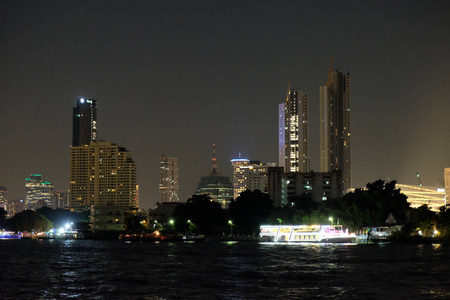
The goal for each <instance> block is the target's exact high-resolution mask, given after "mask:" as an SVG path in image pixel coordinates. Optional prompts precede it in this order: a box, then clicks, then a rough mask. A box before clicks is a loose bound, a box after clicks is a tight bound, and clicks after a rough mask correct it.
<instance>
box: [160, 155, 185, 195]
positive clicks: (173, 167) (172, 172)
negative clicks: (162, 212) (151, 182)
mask: <svg viewBox="0 0 450 300" xmlns="http://www.w3.org/2000/svg"><path fill="white" fill-rule="evenodd" d="M178 192H179V185H178V158H176V157H167V156H164V154H163V155H162V156H161V160H160V163H159V202H160V203H163V202H179V201H180V200H179V197H178Z"/></svg>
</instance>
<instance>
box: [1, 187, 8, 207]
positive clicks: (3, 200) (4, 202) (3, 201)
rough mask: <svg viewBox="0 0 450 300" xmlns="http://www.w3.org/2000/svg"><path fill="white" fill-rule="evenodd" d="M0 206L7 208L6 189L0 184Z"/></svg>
mask: <svg viewBox="0 0 450 300" xmlns="http://www.w3.org/2000/svg"><path fill="white" fill-rule="evenodd" d="M0 207H2V208H3V209H4V210H8V189H7V188H5V187H2V186H0Z"/></svg>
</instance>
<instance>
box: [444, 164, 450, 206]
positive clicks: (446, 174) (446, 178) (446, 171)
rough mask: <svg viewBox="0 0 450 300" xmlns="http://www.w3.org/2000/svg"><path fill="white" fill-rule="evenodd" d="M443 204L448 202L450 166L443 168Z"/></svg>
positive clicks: (449, 194) (449, 200)
mask: <svg viewBox="0 0 450 300" xmlns="http://www.w3.org/2000/svg"><path fill="white" fill-rule="evenodd" d="M444 182H445V200H446V201H445V205H448V204H450V168H445V169H444Z"/></svg>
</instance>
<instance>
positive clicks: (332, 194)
mask: <svg viewBox="0 0 450 300" xmlns="http://www.w3.org/2000/svg"><path fill="white" fill-rule="evenodd" d="M341 176H342V175H341V172H340V171H334V172H331V173H316V172H309V173H284V169H283V167H275V168H269V172H268V177H269V195H270V196H271V198H272V200H273V202H274V206H276V207H281V206H285V205H289V202H290V200H291V199H292V198H294V197H308V198H311V199H313V200H314V201H316V202H322V201H326V200H330V199H334V198H339V197H342V196H343V192H342V177H341Z"/></svg>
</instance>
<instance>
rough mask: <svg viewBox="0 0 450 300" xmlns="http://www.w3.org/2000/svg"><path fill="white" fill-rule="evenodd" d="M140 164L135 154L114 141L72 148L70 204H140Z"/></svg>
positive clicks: (75, 206)
mask: <svg viewBox="0 0 450 300" xmlns="http://www.w3.org/2000/svg"><path fill="white" fill-rule="evenodd" d="M137 204H138V203H137V199H136V164H135V162H134V161H133V158H132V154H131V153H130V152H129V151H128V150H127V149H125V148H124V147H121V146H118V145H116V144H113V143H111V142H92V143H91V144H90V145H89V146H88V145H83V146H77V147H71V148H70V197H69V208H71V209H72V210H76V211H81V210H87V209H90V208H91V205H95V206H119V207H122V208H124V209H134V208H135V207H137Z"/></svg>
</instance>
